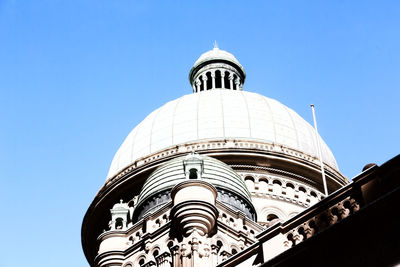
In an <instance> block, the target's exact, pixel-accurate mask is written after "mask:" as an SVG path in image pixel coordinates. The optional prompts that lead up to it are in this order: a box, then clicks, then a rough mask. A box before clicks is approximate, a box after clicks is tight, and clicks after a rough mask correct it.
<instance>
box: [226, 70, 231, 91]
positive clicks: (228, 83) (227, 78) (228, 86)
mask: <svg viewBox="0 0 400 267" xmlns="http://www.w3.org/2000/svg"><path fill="white" fill-rule="evenodd" d="M224 83H225V88H226V89H231V85H230V81H229V72H227V71H225V77H224Z"/></svg>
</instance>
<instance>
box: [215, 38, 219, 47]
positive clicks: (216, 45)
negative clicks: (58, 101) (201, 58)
mask: <svg viewBox="0 0 400 267" xmlns="http://www.w3.org/2000/svg"><path fill="white" fill-rule="evenodd" d="M214 49H219V47H218V44H217V40H215V41H214Z"/></svg>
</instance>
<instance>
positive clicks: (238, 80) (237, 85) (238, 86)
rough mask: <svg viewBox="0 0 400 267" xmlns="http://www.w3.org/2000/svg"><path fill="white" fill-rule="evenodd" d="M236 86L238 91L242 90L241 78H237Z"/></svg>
mask: <svg viewBox="0 0 400 267" xmlns="http://www.w3.org/2000/svg"><path fill="white" fill-rule="evenodd" d="M235 84H236V90H240V79H239V78H236V80H235Z"/></svg>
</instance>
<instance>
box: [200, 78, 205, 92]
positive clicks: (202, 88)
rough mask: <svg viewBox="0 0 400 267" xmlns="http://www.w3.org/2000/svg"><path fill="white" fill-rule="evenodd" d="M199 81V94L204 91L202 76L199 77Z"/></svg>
mask: <svg viewBox="0 0 400 267" xmlns="http://www.w3.org/2000/svg"><path fill="white" fill-rule="evenodd" d="M199 80H200V90H199V91H200V92H201V91H204V81H203V76H200V77H199Z"/></svg>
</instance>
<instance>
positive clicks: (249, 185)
mask: <svg viewBox="0 0 400 267" xmlns="http://www.w3.org/2000/svg"><path fill="white" fill-rule="evenodd" d="M244 182H245V184H246V186H247V189H249V191H254V178H253V177H251V176H246V177H245V178H244Z"/></svg>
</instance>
